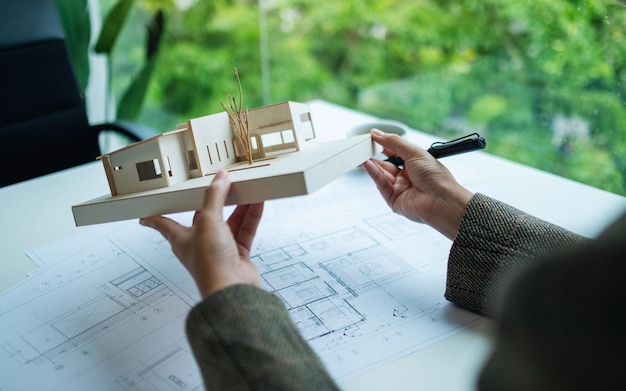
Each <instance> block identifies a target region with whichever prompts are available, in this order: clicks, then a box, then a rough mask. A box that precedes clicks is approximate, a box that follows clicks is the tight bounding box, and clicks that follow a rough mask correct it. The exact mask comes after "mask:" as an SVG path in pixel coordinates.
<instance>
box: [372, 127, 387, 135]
mask: <svg viewBox="0 0 626 391" xmlns="http://www.w3.org/2000/svg"><path fill="white" fill-rule="evenodd" d="M372 134H374V135H376V136H382V135H384V134H385V133H383V132H382V131H381V130H379V129H376V128H373V129H372Z"/></svg>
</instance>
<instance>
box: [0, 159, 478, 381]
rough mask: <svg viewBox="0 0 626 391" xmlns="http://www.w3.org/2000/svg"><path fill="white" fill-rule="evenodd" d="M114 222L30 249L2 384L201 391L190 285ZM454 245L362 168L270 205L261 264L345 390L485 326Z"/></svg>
mask: <svg viewBox="0 0 626 391" xmlns="http://www.w3.org/2000/svg"><path fill="white" fill-rule="evenodd" d="M229 211H230V209H228V208H227V209H226V210H225V215H227V214H228V213H229ZM173 217H174V218H176V219H177V220H179V221H180V222H182V223H185V224H189V222H190V220H191V218H192V214H190V213H183V214H179V215H175V216H173ZM116 224H118V225H116V226H114V227H113V226H110V225H107V224H105V225H102V226H99V227H93V228H90V229H88V230H84V231H79V233H78V234H77V235H76V236H75V237H71V238H66V239H64V240H62V241H59V242H57V243H51V244H49V245H48V246H43V247H41V248H37V249H33V250H32V251H31V252H30V253H29V254H28V255H29V256H30V257H31V258H33V259H36V261H37V263H38V264H39V265H41V266H40V268H39V269H38V270H36V271H35V272H33V273H32V274H31V275H30V277H29V278H28V279H26V280H25V281H23V282H22V283H20V284H18V285H16V286H14V287H13V288H11V289H9V290H7V291H5V292H2V293H0V390H22V389H41V388H42V387H44V386H45V388H46V389H50V390H54V389H63V390H84V389H90V390H121V391H134V390H167V391H169V390H198V389H202V379H201V376H200V373H199V371H198V367H197V364H196V363H195V359H194V357H193V355H192V353H191V350H190V347H189V345H188V343H187V341H186V338H185V334H184V322H185V319H186V315H187V313H188V312H189V310H190V309H191V308H192V306H193V305H194V304H195V303H197V302H198V300H199V295H198V292H197V289H196V287H195V285H194V282H193V279H192V278H191V276H190V275H189V274H188V273H187V271H186V270H185V269H184V267H183V266H182V265H181V264H180V263H179V262H178V260H177V259H176V258H175V256H174V255H173V253H172V251H171V249H170V247H169V243H168V242H167V241H165V240H164V239H163V237H161V236H160V235H159V234H158V233H157V232H156V231H154V230H151V229H149V228H145V227H142V226H140V225H139V224H137V222H136V221H134V222H124V223H116ZM112 227H113V228H114V229H113V228H112ZM449 248H450V241H449V240H448V239H446V238H445V237H443V236H441V235H440V234H438V233H437V232H435V231H433V230H432V229H430V228H428V227H426V226H424V225H422V224H418V223H414V222H411V221H408V220H406V219H405V218H403V217H401V216H398V215H396V214H394V213H392V212H391V211H390V210H389V208H388V206H387V205H386V204H385V203H384V202H383V200H382V199H381V197H380V195H379V194H378V192H377V191H376V189H375V188H374V186H373V184H372V183H371V181H370V180H369V178H367V177H366V174H365V173H363V172H362V171H360V170H355V171H353V172H350V173H349V174H348V175H345V176H343V177H342V178H340V179H338V180H337V181H335V182H333V183H331V184H330V185H328V186H326V187H324V188H322V189H320V190H319V191H318V192H316V193H314V194H312V195H308V196H303V197H293V198H289V199H283V200H275V201H269V202H266V208H265V213H264V217H263V220H262V222H261V225H260V227H259V232H258V234H257V238H256V240H255V242H254V245H253V249H252V261H253V262H254V263H255V264H256V265H257V267H258V269H259V271H260V273H261V277H262V288H263V289H266V290H268V291H270V292H272V293H274V294H275V295H277V296H278V297H279V298H280V299H281V300H282V301H283V303H284V304H285V307H286V309H287V310H288V312H289V314H290V315H291V317H292V319H293V320H294V323H295V324H296V326H297V327H298V329H299V330H300V332H301V334H302V335H303V337H304V338H305V339H306V340H307V341H308V342H309V343H310V344H311V346H312V347H313V349H314V350H315V351H316V352H317V353H318V354H319V356H320V358H321V359H322V361H323V362H324V363H325V364H326V366H327V367H328V369H329V371H330V373H331V374H332V376H334V377H335V379H337V380H338V381H340V382H341V381H342V380H346V379H349V378H351V377H353V376H357V375H358V374H360V373H363V372H364V371H368V370H370V369H371V368H374V367H376V366H379V365H382V364H385V363H388V362H392V361H393V360H395V359H398V358H400V357H403V356H406V355H408V354H410V353H412V352H415V351H417V350H419V349H422V348H424V347H426V346H428V345H430V344H432V343H434V342H436V341H438V340H441V339H443V338H446V337H448V336H450V335H452V334H454V333H456V332H459V331H461V330H463V329H465V328H467V327H469V326H471V325H474V324H476V323H477V322H480V321H481V320H482V318H481V317H479V316H477V315H475V314H472V313H470V312H467V311H464V310H462V309H459V308H457V307H455V306H453V305H451V304H450V303H448V302H446V301H445V299H444V297H443V292H444V288H445V273H446V261H447V256H448V251H449Z"/></svg>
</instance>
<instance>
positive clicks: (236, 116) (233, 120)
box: [222, 67, 252, 164]
mask: <svg viewBox="0 0 626 391" xmlns="http://www.w3.org/2000/svg"><path fill="white" fill-rule="evenodd" d="M235 76H236V77H237V85H238V87H239V104H237V100H236V99H235V97H233V96H231V95H230V94H229V93H228V91H226V99H228V105H229V107H226V105H225V104H224V103H223V102H222V107H223V108H224V110H226V112H227V113H228V119H229V120H230V125H231V127H232V128H233V133H234V134H235V137H237V140H239V143H240V145H241V147H242V148H243V151H244V152H245V154H246V158H247V159H248V164H252V148H251V147H250V127H249V124H248V107H247V106H246V107H245V108H244V107H243V103H242V100H243V99H242V96H243V93H242V92H241V80H239V72H237V68H236V67H235Z"/></svg>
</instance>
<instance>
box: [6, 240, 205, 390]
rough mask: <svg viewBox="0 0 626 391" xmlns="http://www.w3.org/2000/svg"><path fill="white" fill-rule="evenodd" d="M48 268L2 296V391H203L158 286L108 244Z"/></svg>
mask: <svg viewBox="0 0 626 391" xmlns="http://www.w3.org/2000/svg"><path fill="white" fill-rule="evenodd" d="M65 249H66V250H70V249H68V248H67V247H66V248H65ZM70 252H71V250H70ZM52 263H53V265H52V266H49V267H47V268H46V269H45V270H42V271H38V272H37V273H35V274H34V275H33V276H32V277H31V278H30V279H29V280H27V281H25V282H24V283H22V284H20V285H19V286H16V287H14V288H13V289H11V290H9V291H6V292H4V293H3V294H2V295H0V372H1V373H2V375H1V376H0V389H2V390H5V389H6V390H12V389H41V387H44V385H45V389H51V390H52V389H77V390H78V389H93V390H98V389H101V390H113V389H119V390H155V389H157V390H180V389H183V388H182V387H181V385H185V388H184V389H192V390H193V389H197V388H200V389H201V385H202V381H201V378H200V376H199V374H198V371H197V367H196V365H195V362H194V359H193V356H192V354H191V352H190V349H189V347H188V345H187V342H186V340H185V338H184V335H183V334H182V333H181V331H182V327H183V322H184V318H185V315H186V313H187V312H188V311H189V309H190V305H189V303H187V302H186V301H185V300H183V299H181V297H180V296H178V295H177V294H176V293H174V292H173V291H172V290H171V289H170V288H169V287H168V286H166V285H165V284H163V282H162V281H161V280H160V279H159V277H157V276H155V275H154V274H152V273H150V272H149V271H147V270H146V269H145V268H144V267H142V266H141V265H139V264H138V263H137V262H136V261H134V260H133V259H132V258H130V257H129V256H128V255H127V254H125V253H124V251H122V250H121V249H120V248H119V247H117V246H115V245H114V244H113V243H112V242H110V241H108V240H106V239H105V240H102V241H100V242H98V243H97V244H95V245H90V246H87V247H86V248H83V249H81V250H80V251H78V252H76V253H74V254H73V255H71V256H69V257H67V258H66V259H63V260H61V261H57V262H52ZM155 341H161V342H159V343H155ZM189 364H191V365H189ZM129 368H133V369H134V370H133V371H131V372H129Z"/></svg>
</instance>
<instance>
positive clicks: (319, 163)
mask: <svg viewBox="0 0 626 391" xmlns="http://www.w3.org/2000/svg"><path fill="white" fill-rule="evenodd" d="M379 151H380V147H379V146H378V145H376V144H375V143H373V142H372V140H371V137H370V136H369V135H363V136H355V137H349V138H346V139H339V140H333V141H327V142H322V143H319V144H316V145H312V146H311V147H309V148H307V149H306V150H302V151H298V152H294V153H291V154H286V155H280V156H277V157H275V158H272V159H267V160H262V161H258V162H254V163H253V164H252V165H251V166H250V165H248V163H239V164H235V165H233V166H231V167H229V168H228V169H227V170H228V171H229V172H230V179H231V181H232V186H231V189H230V193H229V194H228V198H227V200H226V205H240V204H241V205H243V204H251V203H256V202H260V201H265V200H271V199H276V198H285V197H292V196H298V195H305V194H310V193H312V192H314V191H316V190H317V189H319V188H321V187H322V186H324V185H326V184H328V183H330V182H331V181H333V180H334V179H336V178H338V177H339V176H341V175H343V174H344V173H346V172H347V171H349V170H351V169H353V168H355V167H357V166H358V165H360V164H361V163H363V162H364V161H366V160H368V159H369V158H371V157H372V156H374V154H376V153H377V152H379ZM214 176H215V174H211V175H207V176H204V177H200V178H193V179H189V180H187V181H184V182H181V183H178V184H175V185H173V186H169V187H164V188H160V189H154V190H148V191H142V192H137V193H132V194H125V195H118V196H111V195H110V194H109V195H104V196H102V197H98V198H95V199H93V200H90V201H87V202H84V203H81V204H78V205H74V206H72V213H73V214H74V221H75V223H76V226H83V225H90V224H100V223H107V222H112V221H120V220H130V219H135V218H141V217H148V216H155V215H163V214H169V213H177V212H184V211H190V210H198V209H200V207H201V206H202V201H203V200H204V190H205V188H206V186H208V185H209V184H210V183H211V181H212V180H213V177H214Z"/></svg>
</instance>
